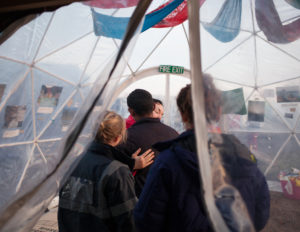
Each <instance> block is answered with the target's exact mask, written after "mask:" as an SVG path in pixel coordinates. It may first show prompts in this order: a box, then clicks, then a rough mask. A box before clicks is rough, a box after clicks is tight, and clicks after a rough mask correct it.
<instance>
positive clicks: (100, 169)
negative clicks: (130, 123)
mask: <svg viewBox="0 0 300 232" xmlns="http://www.w3.org/2000/svg"><path fill="white" fill-rule="evenodd" d="M118 157H120V153H118V151H117V150H116V149H115V148H113V147H111V146H109V145H105V144H101V143H93V144H92V145H91V146H90V148H89V149H88V151H87V153H86V154H85V155H84V157H83V158H82V160H81V161H80V163H79V165H78V166H77V167H76V169H75V170H74V172H73V173H72V174H71V176H70V178H69V179H68V181H67V183H66V184H65V185H64V187H63V188H62V189H61V191H60V194H59V198H60V199H59V211H58V224H59V231H60V232H80V231H89V232H92V231H135V227H134V223H133V216H132V210H133V208H134V206H135V204H136V202H137V198H136V196H135V190H134V179H133V176H132V174H131V172H130V170H129V168H128V166H127V165H125V164H123V163H121V162H119V161H118V160H117V159H116V158H118Z"/></svg>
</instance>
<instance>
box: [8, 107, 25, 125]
mask: <svg viewBox="0 0 300 232" xmlns="http://www.w3.org/2000/svg"><path fill="white" fill-rule="evenodd" d="M25 113H26V106H6V109H5V116H4V128H20V127H22V124H23V121H24V118H25Z"/></svg>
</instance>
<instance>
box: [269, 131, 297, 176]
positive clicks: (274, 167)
mask: <svg viewBox="0 0 300 232" xmlns="http://www.w3.org/2000/svg"><path fill="white" fill-rule="evenodd" d="M299 148H300V147H299V144H298V142H297V141H296V139H295V137H294V136H292V137H291V138H290V139H289V140H288V142H287V144H284V146H283V148H282V150H279V151H280V152H279V153H278V155H277V157H276V158H275V159H273V162H272V163H271V164H270V165H269V167H268V168H267V170H266V171H265V175H266V177H267V179H268V180H274V181H279V172H280V171H289V170H291V168H297V169H299V167H300V154H299Z"/></svg>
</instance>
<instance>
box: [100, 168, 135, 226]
mask: <svg viewBox="0 0 300 232" xmlns="http://www.w3.org/2000/svg"><path fill="white" fill-rule="evenodd" d="M105 195H106V198H107V204H108V208H109V211H110V214H111V217H112V224H113V225H114V226H115V229H116V230H115V231H122V232H124V231H128V232H129V231H130V232H132V231H136V229H135V225H134V220H133V209H134V207H135V205H136V203H137V198H136V195H135V190H134V179H133V176H132V174H131V173H130V171H129V169H128V168H127V167H124V166H121V167H120V168H118V169H117V170H116V171H115V172H114V173H112V175H110V177H109V179H108V180H107V185H106V188H105Z"/></svg>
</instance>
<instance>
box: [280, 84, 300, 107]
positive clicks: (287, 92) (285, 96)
mask: <svg viewBox="0 0 300 232" xmlns="http://www.w3.org/2000/svg"><path fill="white" fill-rule="evenodd" d="M276 95H277V102H278V103H280V102H300V91H299V86H288V87H277V88H276Z"/></svg>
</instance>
